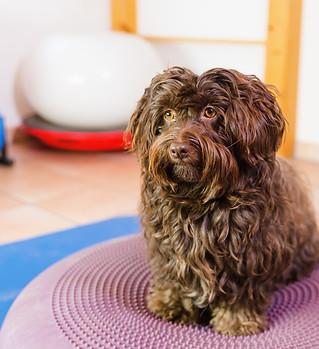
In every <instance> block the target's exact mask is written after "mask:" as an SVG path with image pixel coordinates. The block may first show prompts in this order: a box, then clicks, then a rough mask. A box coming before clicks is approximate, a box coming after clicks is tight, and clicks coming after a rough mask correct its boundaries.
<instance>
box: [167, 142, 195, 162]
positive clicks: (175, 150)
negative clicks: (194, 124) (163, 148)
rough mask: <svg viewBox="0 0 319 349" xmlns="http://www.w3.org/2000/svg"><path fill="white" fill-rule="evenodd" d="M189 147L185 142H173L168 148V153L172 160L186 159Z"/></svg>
mask: <svg viewBox="0 0 319 349" xmlns="http://www.w3.org/2000/svg"><path fill="white" fill-rule="evenodd" d="M189 151H190V145H189V143H187V142H173V143H172V144H171V146H170V152H171V155H172V157H173V158H178V159H185V158H187V157H188V154H189Z"/></svg>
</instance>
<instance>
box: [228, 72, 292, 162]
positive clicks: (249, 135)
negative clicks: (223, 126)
mask: <svg viewBox="0 0 319 349" xmlns="http://www.w3.org/2000/svg"><path fill="white" fill-rule="evenodd" d="M271 88H272V87H271V86H267V85H265V84H264V83H263V82H261V81H260V80H259V79H257V78H256V77H255V76H248V79H247V80H246V81H242V82H239V86H238V92H239V98H234V99H233V100H232V103H231V104H230V106H229V110H228V113H231V114H232V116H233V115H234V114H236V122H237V127H236V126H235V127H233V130H232V132H233V133H234V134H236V133H237V136H236V139H234V141H235V142H238V143H237V146H238V149H239V151H240V152H241V156H242V157H243V158H244V159H245V160H246V161H247V162H248V163H250V164H251V165H256V164H257V163H258V162H260V161H262V160H264V159H267V158H268V159H269V158H272V157H273V156H274V155H275V153H276V151H277V150H278V148H279V147H280V145H281V142H282V138H283V135H284V132H285V126H286V120H285V118H284V116H283V114H282V111H281V108H280V106H279V104H278V102H277V100H276V96H275V93H274V92H273V91H272V90H271ZM230 127H231V126H230Z"/></svg>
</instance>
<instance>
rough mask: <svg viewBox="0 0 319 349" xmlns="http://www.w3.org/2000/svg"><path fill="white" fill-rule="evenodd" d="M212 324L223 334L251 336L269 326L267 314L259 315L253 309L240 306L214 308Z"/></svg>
mask: <svg viewBox="0 0 319 349" xmlns="http://www.w3.org/2000/svg"><path fill="white" fill-rule="evenodd" d="M210 326H211V327H212V328H213V329H214V330H215V331H217V332H219V333H221V334H226V335H229V336H249V335H254V334H257V333H260V332H262V331H263V330H265V329H266V328H267V321H266V316H265V315H258V314H257V312H255V311H254V310H253V309H245V308H239V307H223V306H221V307H215V308H214V309H212V319H211V321H210Z"/></svg>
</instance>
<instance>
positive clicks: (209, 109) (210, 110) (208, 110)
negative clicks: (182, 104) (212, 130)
mask: <svg viewBox="0 0 319 349" xmlns="http://www.w3.org/2000/svg"><path fill="white" fill-rule="evenodd" d="M204 115H205V116H206V117H207V118H213V117H214V116H215V115H216V112H215V110H214V108H212V107H207V108H206V109H205V112H204Z"/></svg>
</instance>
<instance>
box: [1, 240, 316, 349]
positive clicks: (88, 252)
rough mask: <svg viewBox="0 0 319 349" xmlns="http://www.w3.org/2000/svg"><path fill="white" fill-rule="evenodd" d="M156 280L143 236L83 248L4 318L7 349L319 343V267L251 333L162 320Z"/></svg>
mask: <svg viewBox="0 0 319 349" xmlns="http://www.w3.org/2000/svg"><path fill="white" fill-rule="evenodd" d="M149 278H150V272H149V269H148V266H147V261H146V259H145V256H144V242H143V239H142V237H141V236H140V235H132V236H130V237H125V238H120V239H116V240H111V241H108V242H106V243H102V244H99V245H96V246H94V247H90V248H88V249H85V250H83V251H81V252H78V253H76V254H74V255H72V256H70V257H68V258H66V259H64V260H62V261H60V262H58V263H57V264H55V265H53V266H52V267H50V268H49V269H47V270H46V271H44V272H43V273H42V274H40V275H39V276H38V277H37V278H36V279H34V280H33V281H32V282H31V283H30V284H29V285H28V286H27V287H26V288H25V289H24V290H23V292H22V293H21V294H20V296H19V297H18V298H17V300H16V301H15V303H14V304H13V306H12V308H11V309H10V311H9V313H8V315H7V317H6V319H5V321H4V324H3V327H2V331H1V334H0V348H2V349H12V348H17V349H19V348H25V349H29V348H30V349H37V348H39V349H40V348H41V349H43V348H46V349H51V348H59V349H64V348H81V349H82V348H128V349H133V348H138V349H142V348H147V349H151V348H160V349H164V348H174V349H178V348H183V349H186V348H194V349H199V348H205V349H206V348H207V349H208V348H209V349H211V348H227V349H228V348H236V349H238V348H258V349H261V348H269V349H274V348H276V349H278V348H287V349H288V348H289V349H292V348H298V349H301V348H309V349H310V348H311V349H313V348H319V269H316V270H315V271H314V272H313V273H312V275H311V277H309V278H307V279H305V280H303V281H302V282H297V283H294V284H292V285H289V286H288V287H286V288H283V289H281V290H279V291H277V292H276V294H275V295H274V297H273V304H272V306H271V307H270V308H269V309H268V319H269V330H267V331H265V332H263V333H260V334H258V335H255V336H248V337H228V336H224V335H220V334H217V333H215V332H213V331H212V330H211V329H210V328H209V327H208V326H200V325H198V326H186V325H177V324H173V323H169V322H166V321H163V320H161V319H158V318H156V317H155V316H153V315H152V314H151V313H150V312H149V311H148V310H147V309H146V305H145V296H146V294H147V290H148V281H149Z"/></svg>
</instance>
